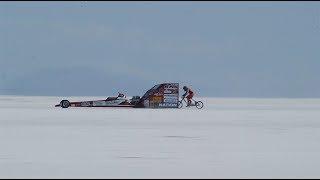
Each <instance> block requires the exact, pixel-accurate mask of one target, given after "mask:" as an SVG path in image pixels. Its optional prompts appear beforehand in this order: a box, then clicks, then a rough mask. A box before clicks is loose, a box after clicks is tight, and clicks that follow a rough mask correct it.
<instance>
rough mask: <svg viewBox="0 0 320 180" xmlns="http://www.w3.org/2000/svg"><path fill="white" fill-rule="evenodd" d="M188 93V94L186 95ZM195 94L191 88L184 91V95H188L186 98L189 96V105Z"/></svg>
mask: <svg viewBox="0 0 320 180" xmlns="http://www.w3.org/2000/svg"><path fill="white" fill-rule="evenodd" d="M186 95H187V96H186ZM193 95H194V93H193V91H192V90H191V89H190V88H188V89H187V91H186V92H185V93H184V95H183V96H186V98H187V100H188V105H190V104H191V99H192V98H193Z"/></svg>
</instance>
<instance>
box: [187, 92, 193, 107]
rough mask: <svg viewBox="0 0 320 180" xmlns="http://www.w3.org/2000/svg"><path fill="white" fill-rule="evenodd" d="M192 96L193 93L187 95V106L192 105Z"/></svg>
mask: <svg viewBox="0 0 320 180" xmlns="http://www.w3.org/2000/svg"><path fill="white" fill-rule="evenodd" d="M192 97H193V94H189V95H188V96H187V99H188V105H187V106H190V105H191V99H192Z"/></svg>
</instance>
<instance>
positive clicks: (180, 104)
mask: <svg viewBox="0 0 320 180" xmlns="http://www.w3.org/2000/svg"><path fill="white" fill-rule="evenodd" d="M182 106H183V103H182V101H178V108H179V109H180V108H182Z"/></svg>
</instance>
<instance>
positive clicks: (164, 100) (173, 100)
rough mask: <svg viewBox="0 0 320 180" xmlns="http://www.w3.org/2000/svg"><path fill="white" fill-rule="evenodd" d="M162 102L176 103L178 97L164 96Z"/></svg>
mask: <svg viewBox="0 0 320 180" xmlns="http://www.w3.org/2000/svg"><path fill="white" fill-rule="evenodd" d="M163 102H165V103H178V99H177V98H164V99H163Z"/></svg>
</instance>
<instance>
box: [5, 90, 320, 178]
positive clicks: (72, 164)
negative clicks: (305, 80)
mask: <svg viewBox="0 0 320 180" xmlns="http://www.w3.org/2000/svg"><path fill="white" fill-rule="evenodd" d="M101 98H102V99H103V98H105V97H72V98H70V100H91V99H101ZM62 99H64V97H28V96H0V178H320V99H244V98H243V99H241V98H239V99H233V98H201V100H202V101H203V102H204V104H205V107H204V108H203V109H201V110H198V109H196V108H195V107H192V108H184V109H133V108H68V109H62V108H56V107H54V105H55V104H57V103H59V102H60V100H62Z"/></svg>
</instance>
